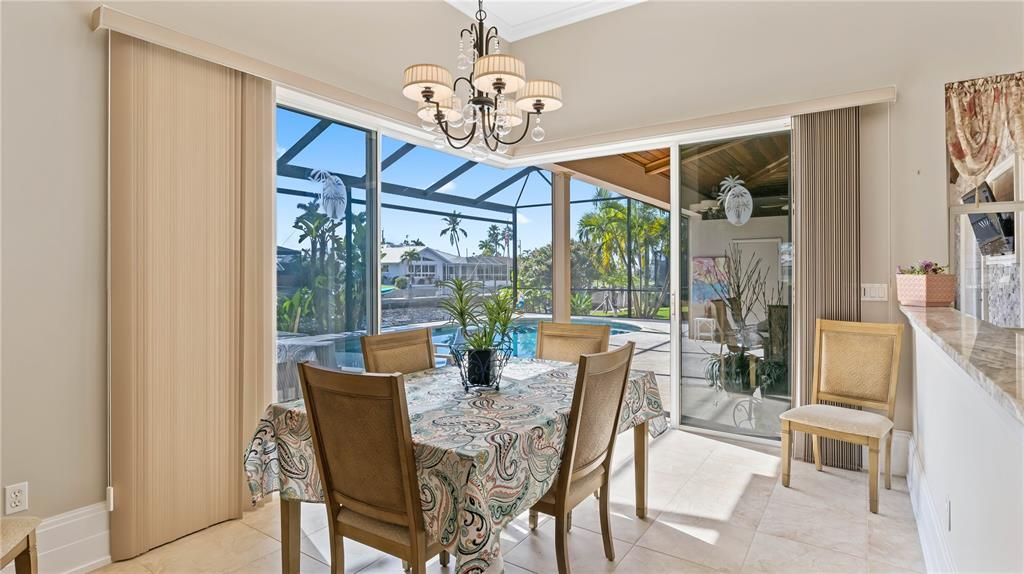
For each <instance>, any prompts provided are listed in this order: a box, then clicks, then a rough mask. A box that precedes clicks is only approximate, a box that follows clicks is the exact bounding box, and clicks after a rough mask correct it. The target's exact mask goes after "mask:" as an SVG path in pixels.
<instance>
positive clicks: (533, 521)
mask: <svg viewBox="0 0 1024 574" xmlns="http://www.w3.org/2000/svg"><path fill="white" fill-rule="evenodd" d="M539 517H540V513H539V512H537V511H536V510H533V509H532V508H531V509H530V530H537V522H538V518H539Z"/></svg>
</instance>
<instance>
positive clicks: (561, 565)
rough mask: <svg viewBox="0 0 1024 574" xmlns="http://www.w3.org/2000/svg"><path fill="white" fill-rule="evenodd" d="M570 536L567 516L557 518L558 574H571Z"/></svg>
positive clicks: (556, 556)
mask: <svg viewBox="0 0 1024 574" xmlns="http://www.w3.org/2000/svg"><path fill="white" fill-rule="evenodd" d="M568 535H569V528H568V524H566V516H565V515H564V514H562V515H559V516H555V560H556V561H557V562H558V574H569V548H568V546H569V540H568Z"/></svg>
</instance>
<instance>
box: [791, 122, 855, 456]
mask: <svg viewBox="0 0 1024 574" xmlns="http://www.w3.org/2000/svg"><path fill="white" fill-rule="evenodd" d="M792 138H793V139H792V149H793V154H792V155H793V174H792V177H793V201H794V204H795V213H794V218H793V237H794V241H795V243H796V245H798V246H799V247H798V249H796V252H795V255H794V267H795V273H796V276H797V279H796V285H797V286H798V287H797V289H796V290H795V291H794V324H793V327H794V328H793V366H794V372H795V374H796V380H797V384H798V388H799V390H800V393H799V397H798V401H799V404H808V403H810V402H811V387H812V385H813V383H814V343H815V341H814V324H815V320H816V319H818V318H821V319H838V320H844V321H859V320H860V108H843V109H838V110H830V111H825V112H818V113H813V114H805V115H800V116H795V117H793V123H792ZM808 444H809V443H808ZM810 450H811V449H810V447H809V446H805V447H804V453H810ZM808 455H809V454H805V456H808ZM823 457H824V460H825V463H826V464H829V465H831V466H839V467H843V468H859V467H860V449H859V448H855V447H852V446H850V445H840V444H838V443H835V442H834V441H831V440H823Z"/></svg>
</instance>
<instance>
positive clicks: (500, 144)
mask: <svg viewBox="0 0 1024 574" xmlns="http://www.w3.org/2000/svg"><path fill="white" fill-rule="evenodd" d="M486 19H487V13H486V12H484V3H483V0H479V3H478V9H477V11H476V22H475V23H473V24H470V25H469V27H467V28H463V29H462V31H461V32H460V33H459V55H458V58H457V68H458V70H459V71H460V72H463V73H466V72H468V75H462V76H459V77H458V78H456V79H455V81H454V82H453V81H452V74H451V72H449V71H448V69H447V68H444V67H442V66H438V65H436V64H416V65H414V66H409V67H408V68H406V69H405V82H404V86H403V88H402V94H403V95H404V96H405V97H407V98H409V99H410V100H413V101H415V102H417V103H418V104H419V108H418V110H417V113H416V115H417V116H419V118H420V120H421V121H422V126H423V129H424V130H426V131H428V132H431V133H434V134H435V135H434V146H435V147H437V148H439V149H440V148H443V147H444V146H445V143H446V142H447V144H448V145H449V146H451V147H452V148H454V149H464V148H469V151H470V152H471V153H472V155H473V159H475V160H478V161H481V160H485V159H487V157H488V156H489V155H490V153H491V152H497V153H505V152H507V151H508V148H509V146H511V145H515V144H517V143H519V142H521V141H523V139H525V138H526V135H527V134H530V137H531V138H532V139H533V140H534V141H538V142H539V141H541V140H543V139H544V128H542V127H541V125H540V117H541V114H542V113H543V112H553V111H555V110H557V109H558V108H561V107H562V87H561V86H559V85H558V84H557V83H555V82H552V81H549V80H530V81H527V80H526V64H524V63H523V61H522V60H519V59H518V58H515V57H513V56H510V55H508V54H502V53H501V44H500V42H501V41H500V40H499V39H498V28H497V27H495V26H491V27H490V28H488V27H487V26H486V25H485V24H484V20H486ZM460 89H461V90H462V92H461V93H460ZM513 94H514V96H513ZM463 98H465V99H463ZM463 101H465V102H466V105H465V106H463V105H462V102H463ZM531 120H532V124H533V129H530V124H531ZM520 126H522V127H521V129H522V133H520V134H519V136H518V137H516V136H513V135H512V132H513V131H514V130H515V129H516V128H519V127H520Z"/></svg>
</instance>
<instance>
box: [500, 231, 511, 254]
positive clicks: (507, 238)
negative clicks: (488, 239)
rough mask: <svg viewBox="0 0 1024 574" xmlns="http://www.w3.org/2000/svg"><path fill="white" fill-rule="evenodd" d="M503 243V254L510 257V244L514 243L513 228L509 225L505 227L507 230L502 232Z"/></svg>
mask: <svg viewBox="0 0 1024 574" xmlns="http://www.w3.org/2000/svg"><path fill="white" fill-rule="evenodd" d="M501 242H502V245H503V249H502V254H503V255H504V256H505V257H508V244H509V243H511V242H512V227H511V226H509V225H506V226H505V229H503V230H502V231H501Z"/></svg>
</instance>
